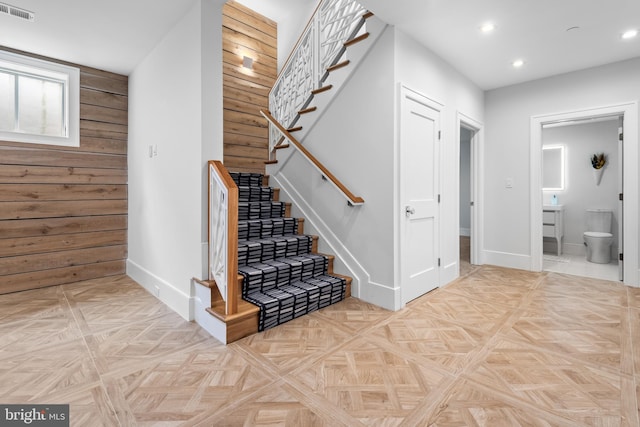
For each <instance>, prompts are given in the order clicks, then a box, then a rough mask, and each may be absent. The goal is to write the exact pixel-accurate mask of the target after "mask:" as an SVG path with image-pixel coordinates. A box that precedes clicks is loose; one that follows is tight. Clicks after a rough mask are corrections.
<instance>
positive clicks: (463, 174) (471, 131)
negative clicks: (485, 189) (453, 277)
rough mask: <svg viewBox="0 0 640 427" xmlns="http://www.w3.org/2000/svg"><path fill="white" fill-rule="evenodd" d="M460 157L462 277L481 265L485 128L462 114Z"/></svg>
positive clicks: (460, 264)
mask: <svg viewBox="0 0 640 427" xmlns="http://www.w3.org/2000/svg"><path fill="white" fill-rule="evenodd" d="M458 125H459V126H458V130H459V131H458V144H459V145H458V154H459V155H458V158H459V169H458V174H459V179H458V194H459V204H458V206H459V209H458V216H459V218H458V224H459V266H460V272H459V273H460V276H465V275H467V274H469V273H470V272H471V271H473V269H474V266H475V265H478V264H481V261H480V259H479V258H480V256H479V254H480V248H481V232H480V231H481V230H480V227H479V226H478V225H479V224H481V223H482V222H481V218H480V216H481V210H480V205H479V202H480V199H481V194H480V189H481V188H482V185H481V183H480V176H479V173H478V172H479V171H481V170H482V167H481V156H480V153H481V152H482V147H481V145H482V138H481V136H482V125H481V124H480V123H479V122H477V121H475V120H473V119H471V118H469V117H467V116H464V115H462V114H459V115H458Z"/></svg>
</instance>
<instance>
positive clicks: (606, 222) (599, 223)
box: [587, 209, 613, 233]
mask: <svg viewBox="0 0 640 427" xmlns="http://www.w3.org/2000/svg"><path fill="white" fill-rule="evenodd" d="M612 217H613V212H612V211H610V210H608V209H587V231H598V232H601V233H609V232H611V218H612Z"/></svg>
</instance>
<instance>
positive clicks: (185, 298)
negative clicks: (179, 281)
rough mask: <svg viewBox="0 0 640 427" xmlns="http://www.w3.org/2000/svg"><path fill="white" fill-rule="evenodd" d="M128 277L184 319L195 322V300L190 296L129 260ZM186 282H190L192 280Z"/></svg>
mask: <svg viewBox="0 0 640 427" xmlns="http://www.w3.org/2000/svg"><path fill="white" fill-rule="evenodd" d="M127 275H128V276H129V277H131V278H132V279H133V280H135V281H136V282H138V283H139V284H140V285H142V286H143V287H144V288H145V289H146V290H147V291H149V293H150V294H151V295H153V296H155V297H156V298H158V299H159V300H160V301H162V302H163V303H165V304H166V305H167V306H169V308H171V309H172V310H173V311H175V312H176V313H178V314H179V315H180V316H182V317H183V318H184V319H186V320H189V321H191V320H193V300H192V298H191V296H190V295H186V294H184V293H183V292H181V291H179V290H178V289H176V287H175V286H173V285H171V284H170V283H169V282H167V281H165V280H163V279H161V278H160V277H158V276H156V275H155V274H153V273H151V272H150V271H148V270H146V269H145V268H143V267H141V266H140V265H138V264H136V263H135V262H133V261H131V260H130V259H128V260H127ZM186 280H190V278H189V279H186Z"/></svg>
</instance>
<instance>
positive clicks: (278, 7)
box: [237, 0, 319, 71]
mask: <svg viewBox="0 0 640 427" xmlns="http://www.w3.org/2000/svg"><path fill="white" fill-rule="evenodd" d="M237 2H238V3H241V4H243V5H244V6H246V7H248V8H249V9H252V10H254V11H256V12H257V13H259V14H260V15H262V16H266V17H267V18H269V19H271V20H272V21H275V22H276V23H277V24H278V71H280V70H281V69H282V66H283V65H284V63H285V61H286V60H287V58H289V54H290V53H291V51H292V50H293V47H294V46H295V44H296V43H297V41H298V39H299V38H300V36H301V35H302V32H303V31H304V29H305V27H306V26H307V23H308V22H309V19H311V16H312V15H313V12H314V11H315V10H316V7H317V6H318V3H319V0H269V1H265V0H237Z"/></svg>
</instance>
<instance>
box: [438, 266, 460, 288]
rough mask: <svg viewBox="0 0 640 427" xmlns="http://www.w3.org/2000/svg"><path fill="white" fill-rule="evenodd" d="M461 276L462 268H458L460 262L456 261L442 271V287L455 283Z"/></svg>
mask: <svg viewBox="0 0 640 427" xmlns="http://www.w3.org/2000/svg"><path fill="white" fill-rule="evenodd" d="M459 276H460V268H458V262H457V261H454V262H452V263H450V264H447V265H445V266H444V267H442V270H440V286H445V285H446V284H448V283H451V282H453V281H454V280H456V279H457V278H458V277H459Z"/></svg>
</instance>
